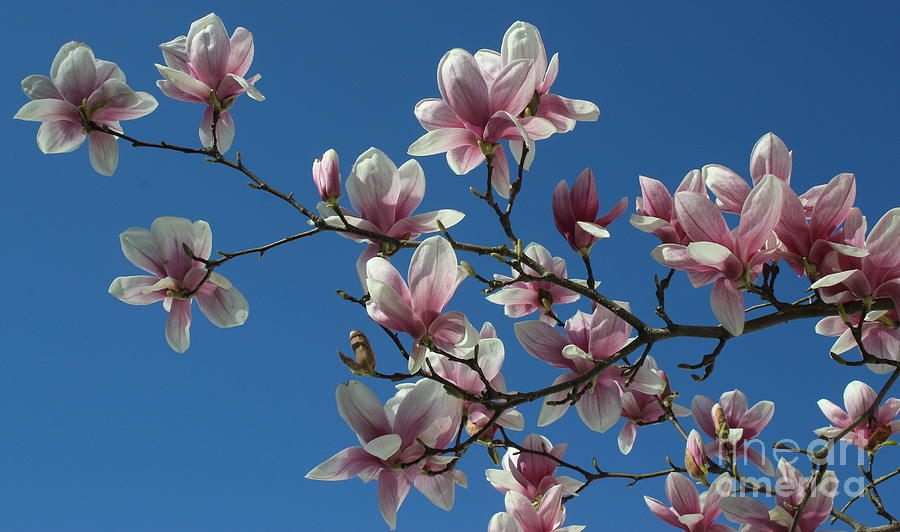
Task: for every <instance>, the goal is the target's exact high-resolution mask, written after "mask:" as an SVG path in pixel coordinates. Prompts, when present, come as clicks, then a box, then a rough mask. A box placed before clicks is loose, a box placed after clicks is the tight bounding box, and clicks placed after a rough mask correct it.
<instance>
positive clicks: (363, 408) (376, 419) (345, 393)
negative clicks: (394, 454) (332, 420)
mask: <svg viewBox="0 0 900 532" xmlns="http://www.w3.org/2000/svg"><path fill="white" fill-rule="evenodd" d="M335 399H336V400H337V407H338V413H339V414H340V415H341V418H343V420H344V421H346V422H347V425H349V426H350V428H351V429H353V432H355V433H356V434H357V435H358V436H359V438H360V440H361V441H362V442H366V443H367V442H370V441H372V440H374V439H375V438H377V437H379V436H383V435H385V434H390V433H392V430H391V425H390V423H389V422H388V418H387V415H385V413H384V408H383V407H382V406H381V401H379V400H378V397H376V396H375V394H374V393H372V390H370V389H369V388H368V387H367V386H366V385H365V384H363V383H361V382H359V381H350V382H347V383H344V384H340V385H338V387H337V391H336V392H335Z"/></svg>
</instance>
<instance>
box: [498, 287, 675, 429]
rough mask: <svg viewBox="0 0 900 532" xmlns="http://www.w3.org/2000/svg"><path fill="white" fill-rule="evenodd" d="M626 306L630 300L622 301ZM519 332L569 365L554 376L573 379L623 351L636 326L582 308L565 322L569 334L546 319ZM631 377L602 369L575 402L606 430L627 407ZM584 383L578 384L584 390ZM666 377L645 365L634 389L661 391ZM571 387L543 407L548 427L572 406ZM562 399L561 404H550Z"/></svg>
mask: <svg viewBox="0 0 900 532" xmlns="http://www.w3.org/2000/svg"><path fill="white" fill-rule="evenodd" d="M619 304H620V305H623V306H624V307H625V308H628V303H624V302H621V303H619ZM515 330H516V337H517V338H518V339H519V342H520V343H521V344H522V347H524V348H525V350H526V351H528V353H529V354H531V355H532V356H535V357H537V358H539V359H541V360H543V361H545V362H547V363H548V364H550V365H551V366H554V367H558V368H563V369H566V370H569V371H568V372H566V373H564V374H562V375H560V376H559V377H557V378H556V380H554V381H553V384H554V385H555V384H560V383H563V382H568V381H571V380H573V379H576V378H578V377H579V376H581V375H583V374H584V373H587V372H588V371H590V370H591V369H592V368H594V367H595V366H596V365H597V364H598V363H600V362H603V361H604V360H606V359H608V358H610V357H611V356H613V355H615V354H616V353H618V352H619V351H620V350H621V349H622V348H623V347H625V345H626V344H627V343H628V342H629V338H628V335H629V334H630V333H631V326H630V325H628V323H626V322H625V321H624V320H622V319H621V318H619V317H618V316H616V315H615V314H613V313H612V312H610V311H609V310H607V309H606V308H604V307H601V306H598V307H597V308H596V309H595V310H594V313H593V314H585V313H584V312H581V311H578V312H576V314H575V316H573V317H572V318H571V319H569V320H568V321H567V322H566V325H565V333H566V334H565V335H563V334H562V333H560V332H558V331H557V330H556V329H554V328H553V327H552V326H550V325H548V324H547V323H544V322H542V321H525V322H519V323H516V325H515ZM625 380H626V377H623V376H622V370H621V369H620V368H618V367H616V366H610V367H608V368H605V369H604V370H603V371H601V372H600V373H599V374H597V375H596V376H595V377H594V378H593V380H592V382H591V383H589V384H588V385H587V389H586V390H585V391H584V393H583V395H581V397H580V398H579V399H578V402H576V403H575V408H576V409H577V411H578V415H579V417H581V420H582V421H584V423H585V424H586V425H587V426H588V427H589V428H591V429H592V430H595V431H597V432H605V431H606V430H608V429H609V428H610V427H612V426H613V425H614V424H615V423H616V421H617V420H618V419H619V414H620V413H621V412H622V397H621V389H622V387H623V385H624V382H625ZM583 387H584V385H582V386H581V387H579V391H580V390H581V389H582V388H583ZM663 387H664V382H663V380H662V379H661V378H660V377H659V375H658V374H657V373H656V372H655V371H653V370H651V369H648V368H646V367H641V369H640V370H639V371H638V372H637V373H636V374H635V376H634V378H633V380H632V382H631V385H630V388H629V389H634V390H637V391H640V392H643V393H648V394H657V393H660V392H661V391H662V390H663ZM567 394H568V390H566V391H563V392H559V393H555V394H551V395H549V396H547V398H546V399H545V401H544V404H543V406H542V407H541V413H540V416H539V419H538V426H540V427H543V426H545V425H549V424H550V423H553V422H554V421H556V420H557V419H559V418H560V417H561V416H562V415H563V414H565V412H566V410H568V408H569V402H568V401H566V397H567ZM554 402H560V403H561V404H551V403H554Z"/></svg>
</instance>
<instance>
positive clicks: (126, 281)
mask: <svg viewBox="0 0 900 532" xmlns="http://www.w3.org/2000/svg"><path fill="white" fill-rule="evenodd" d="M157 281H159V278H157V277H148V276H146V275H133V276H129V277H116V278H115V279H114V280H113V282H112V284H110V285H109V293H110V295H112V296H114V297H116V298H118V299H119V300H121V301H122V302H124V303H128V304H129V305H149V304H151V303H156V302H157V301H162V300H163V299H165V298H166V292H165V290H155V291H152V292H145V290H146V289H148V288H150V287H152V286H153V285H155V284H156V282H157Z"/></svg>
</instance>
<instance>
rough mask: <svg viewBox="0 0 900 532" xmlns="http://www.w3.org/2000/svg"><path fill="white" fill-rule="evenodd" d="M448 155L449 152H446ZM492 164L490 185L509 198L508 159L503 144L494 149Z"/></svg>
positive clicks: (499, 193) (501, 195) (503, 196)
mask: <svg viewBox="0 0 900 532" xmlns="http://www.w3.org/2000/svg"><path fill="white" fill-rule="evenodd" d="M447 156H448V157H449V156H450V154H449V153H448V154H447ZM491 162H492V164H493V165H494V167H493V171H492V172H491V186H493V187H494V190H495V191H496V192H497V194H498V195H500V197H501V198H504V199H508V198H509V159H507V158H506V151H505V150H504V149H503V146H498V147H497V148H496V149H494V159H493V160H492V161H491Z"/></svg>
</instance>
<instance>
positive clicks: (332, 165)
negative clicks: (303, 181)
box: [312, 150, 341, 202]
mask: <svg viewBox="0 0 900 532" xmlns="http://www.w3.org/2000/svg"><path fill="white" fill-rule="evenodd" d="M312 178H313V183H315V184H316V190H318V191H319V197H321V198H322V200H323V201H325V202H334V201H337V199H338V198H339V197H340V196H341V173H340V164H339V163H338V154H337V152H336V151H334V150H328V151H326V152H325V153H324V154H323V155H322V158H321V159H316V160H315V161H313V166H312Z"/></svg>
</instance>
